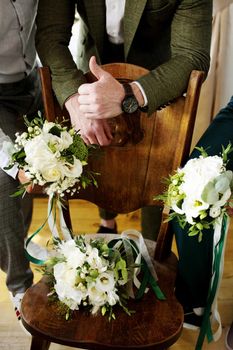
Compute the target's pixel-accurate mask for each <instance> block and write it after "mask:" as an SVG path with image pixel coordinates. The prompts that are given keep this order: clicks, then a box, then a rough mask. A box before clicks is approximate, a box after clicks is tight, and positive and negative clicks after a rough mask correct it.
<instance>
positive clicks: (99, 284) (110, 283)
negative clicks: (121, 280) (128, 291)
mask: <svg viewBox="0 0 233 350" xmlns="http://www.w3.org/2000/svg"><path fill="white" fill-rule="evenodd" d="M114 288H115V280H114V274H113V272H110V271H107V272H102V273H101V274H100V275H99V276H98V277H97V278H96V289H97V290H99V291H101V292H110V291H113V290H114Z"/></svg>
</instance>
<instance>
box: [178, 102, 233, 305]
mask: <svg viewBox="0 0 233 350" xmlns="http://www.w3.org/2000/svg"><path fill="white" fill-rule="evenodd" d="M229 142H231V143H232V145H233V98H232V99H231V101H230V102H229V104H228V105H227V106H226V107H225V108H223V109H222V110H220V112H219V113H218V115H217V116H216V117H215V119H214V120H213V122H212V123H211V125H210V126H209V127H208V129H207V130H206V132H205V133H204V135H203V136H202V137H201V139H200V141H199V142H198V144H197V146H198V147H201V146H202V147H203V148H205V149H206V150H207V153H208V155H211V156H212V155H220V153H221V152H222V146H225V147H226V146H227V145H228V143H229ZM199 155H200V153H199V151H198V150H196V149H195V150H194V151H193V152H192V154H191V156H190V158H196V157H198V156H199ZM227 168H228V169H230V170H233V152H232V153H231V154H230V155H229V162H228V164H227ZM173 227H174V232H175V235H176V241H177V247H178V254H179V266H178V276H177V283H176V294H177V297H178V299H179V300H180V301H181V303H182V304H183V305H185V306H190V307H198V306H205V303H206V297H207V293H208V288H209V284H210V280H211V273H212V250H213V239H212V238H213V230H208V231H206V232H205V233H204V234H203V239H202V241H201V242H200V243H198V240H197V237H195V236H194V237H189V236H188V234H187V231H188V227H187V229H185V230H182V229H181V228H180V227H179V226H178V224H176V223H175V222H174V223H173Z"/></svg>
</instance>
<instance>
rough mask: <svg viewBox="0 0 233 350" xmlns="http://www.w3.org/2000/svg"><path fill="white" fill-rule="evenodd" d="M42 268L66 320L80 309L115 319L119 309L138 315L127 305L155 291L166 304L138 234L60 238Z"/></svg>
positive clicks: (126, 233) (131, 232) (55, 241)
mask: <svg viewBox="0 0 233 350" xmlns="http://www.w3.org/2000/svg"><path fill="white" fill-rule="evenodd" d="M42 269H43V273H44V274H45V275H46V276H47V277H48V284H49V286H50V293H49V297H50V300H51V302H53V303H54V302H55V303H57V306H58V310H59V312H60V313H61V315H62V316H65V318H66V319H69V318H70V317H71V316H72V313H73V312H74V311H75V310H87V311H88V312H90V313H91V314H92V315H96V314H97V313H101V314H102V316H107V317H108V319H109V320H113V319H115V318H116V315H115V313H114V307H115V306H118V307H120V308H122V309H123V310H124V312H126V313H127V314H128V315H129V316H130V315H132V313H134V311H133V310H129V308H128V306H127V303H128V300H129V298H133V299H141V298H142V297H143V295H144V293H147V292H148V290H149V287H151V289H152V290H153V292H154V294H155V295H156V297H157V298H158V299H159V300H164V299H165V296H164V294H163V292H162V291H161V289H160V287H159V284H158V278H157V274H156V272H155V270H154V267H153V264H152V262H151V260H150V256H149V253H148V250H147V248H146V245H145V242H144V240H143V237H142V235H141V234H140V233H139V232H138V231H135V230H126V231H124V232H122V233H121V235H112V234H110V235H107V236H106V235H104V234H103V235H101V234H98V237H96V235H89V234H86V235H78V236H75V237H74V238H72V239H68V240H60V239H59V238H58V239H57V238H55V239H54V240H53V249H52V250H51V252H50V257H49V259H48V260H46V261H45V262H44V266H43V268H42ZM140 279H141V280H142V281H143V282H142V283H141V282H140Z"/></svg>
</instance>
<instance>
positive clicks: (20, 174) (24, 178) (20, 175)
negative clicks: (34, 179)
mask: <svg viewBox="0 0 233 350" xmlns="http://www.w3.org/2000/svg"><path fill="white" fill-rule="evenodd" d="M17 176H18V179H19V182H20V183H21V184H22V185H23V184H25V183H28V182H30V180H29V179H28V177H27V176H26V175H25V172H24V170H22V169H19V172H18V175H17ZM32 189H33V186H32V185H31V184H30V185H28V186H27V187H26V191H27V192H28V193H30V192H32Z"/></svg>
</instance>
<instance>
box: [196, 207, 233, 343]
mask: <svg viewBox="0 0 233 350" xmlns="http://www.w3.org/2000/svg"><path fill="white" fill-rule="evenodd" d="M226 228H227V215H226V214H224V216H223V221H222V227H221V237H220V240H219V242H218V244H216V246H215V248H214V262H213V272H214V279H213V282H212V286H211V287H210V290H209V293H208V297H207V302H206V307H205V311H204V314H203V320H202V324H201V328H200V332H199V335H198V339H197V343H196V347H195V350H201V349H202V345H203V342H204V339H205V336H206V337H207V340H208V343H210V342H211V341H212V340H213V333H212V329H211V324H210V315H211V307H212V304H213V301H214V299H215V295H216V291H217V288H218V284H219V275H220V264H221V258H222V251H223V247H224V242H225V237H226V231H227V230H226Z"/></svg>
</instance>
